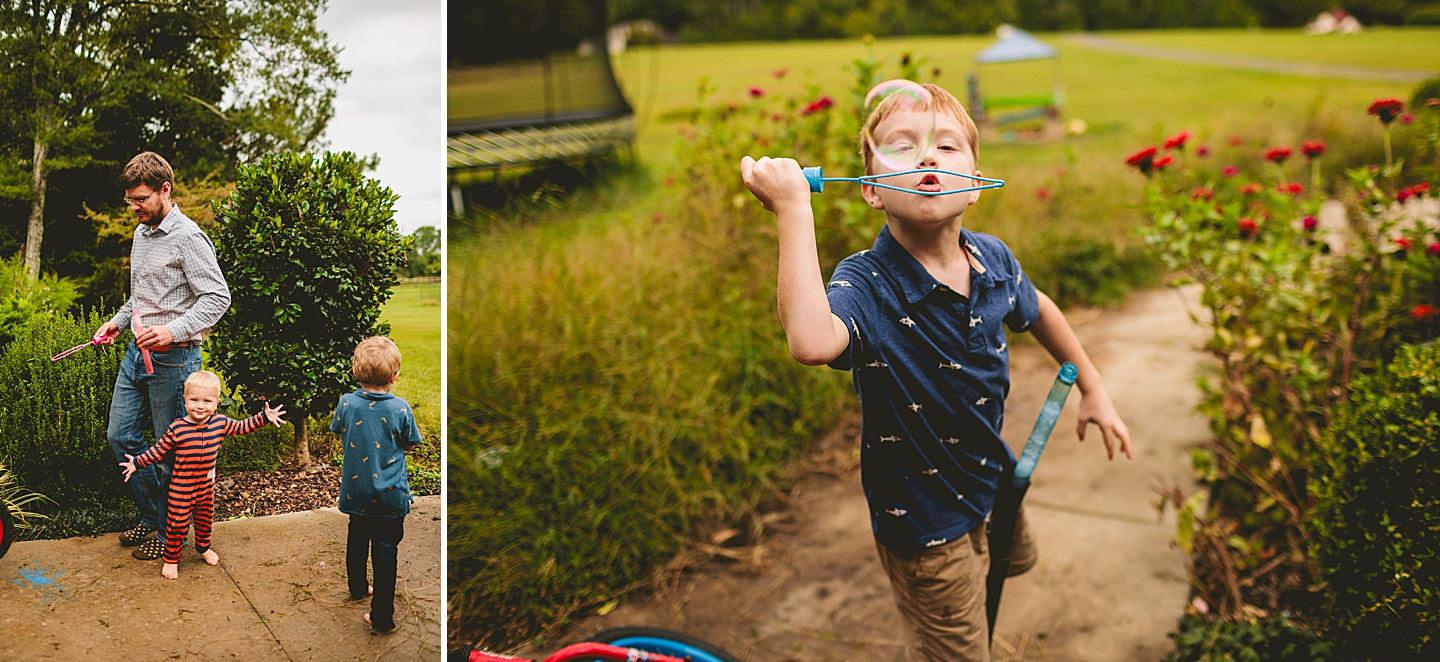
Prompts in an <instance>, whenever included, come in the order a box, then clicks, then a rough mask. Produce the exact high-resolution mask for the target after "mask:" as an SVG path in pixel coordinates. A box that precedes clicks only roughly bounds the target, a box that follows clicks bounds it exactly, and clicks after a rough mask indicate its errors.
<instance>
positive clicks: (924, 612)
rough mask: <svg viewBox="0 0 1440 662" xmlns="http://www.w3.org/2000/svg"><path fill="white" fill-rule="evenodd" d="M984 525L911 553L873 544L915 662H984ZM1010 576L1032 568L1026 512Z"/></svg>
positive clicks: (987, 648)
mask: <svg viewBox="0 0 1440 662" xmlns="http://www.w3.org/2000/svg"><path fill="white" fill-rule="evenodd" d="M986 528H987V527H986V526H978V527H975V529H974V530H973V531H971V532H970V533H967V534H965V535H964V536H963V537H961V538H959V539H957V540H953V541H951V542H949V543H947V544H945V545H941V546H939V547H934V548H931V549H926V550H923V551H921V552H918V553H915V554H897V553H895V552H893V551H891V550H890V549H889V548H887V547H886V546H884V545H882V544H880V543H879V542H876V543H875V548H876V550H877V551H878V552H879V554H880V564H881V565H882V566H884V567H885V574H886V575H888V576H889V577H890V590H891V592H892V593H894V594H895V606H896V607H898V608H899V609H900V615H901V616H902V617H903V618H904V620H905V624H906V625H907V626H908V629H909V646H908V652H909V654H910V659H911V660H915V661H916V662H989V660H990V641H989V640H990V632H989V626H988V624H987V623H986V621H985V593H986V591H985V578H986V576H987V575H988V574H989V573H990V545H989V543H988V541H987V540H986V537H985V529H986ZM1013 540H1014V542H1013V543H1012V545H1011V552H1010V572H1009V573H1008V576H1011V577H1013V576H1015V575H1018V574H1021V573H1023V572H1026V571H1028V570H1030V569H1031V568H1033V567H1035V561H1036V554H1035V542H1034V540H1033V539H1032V538H1031V537H1030V532H1029V531H1028V530H1027V527H1026V525H1025V508H1024V507H1023V506H1022V507H1021V508H1020V516H1019V517H1018V518H1017V519H1016V522H1015V537H1014V538H1013Z"/></svg>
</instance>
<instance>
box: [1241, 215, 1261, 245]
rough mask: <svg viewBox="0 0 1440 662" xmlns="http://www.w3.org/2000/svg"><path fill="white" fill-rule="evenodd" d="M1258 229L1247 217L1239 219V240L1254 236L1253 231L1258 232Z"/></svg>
mask: <svg viewBox="0 0 1440 662" xmlns="http://www.w3.org/2000/svg"><path fill="white" fill-rule="evenodd" d="M1258 229H1259V228H1258V226H1256V225H1255V221H1254V220H1253V219H1251V218H1250V217H1249V216H1246V217H1245V218H1242V219H1240V238H1241V239H1248V238H1250V237H1252V236H1254V235H1255V231H1256V230H1258Z"/></svg>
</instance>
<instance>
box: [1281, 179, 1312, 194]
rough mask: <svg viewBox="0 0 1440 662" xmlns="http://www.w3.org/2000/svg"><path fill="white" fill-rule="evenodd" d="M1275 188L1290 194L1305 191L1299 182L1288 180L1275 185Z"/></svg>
mask: <svg viewBox="0 0 1440 662" xmlns="http://www.w3.org/2000/svg"><path fill="white" fill-rule="evenodd" d="M1276 190H1278V191H1280V192H1281V193H1289V194H1290V195H1300V194H1301V193H1304V192H1305V187H1304V186H1301V185H1300V183H1299V182H1288V183H1285V184H1281V185H1280V186H1278V187H1276Z"/></svg>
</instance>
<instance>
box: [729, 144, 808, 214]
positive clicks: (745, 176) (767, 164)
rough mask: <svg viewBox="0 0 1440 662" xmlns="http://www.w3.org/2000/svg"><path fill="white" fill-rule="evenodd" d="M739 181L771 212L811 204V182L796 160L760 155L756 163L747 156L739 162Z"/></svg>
mask: <svg viewBox="0 0 1440 662" xmlns="http://www.w3.org/2000/svg"><path fill="white" fill-rule="evenodd" d="M740 178H741V179H742V180H744V182H745V188H748V189H750V192H751V193H753V194H755V198H756V199H758V200H759V201H760V204H762V205H764V206H765V208H766V209H768V210H770V211H773V212H776V213H779V211H780V209H781V208H782V207H790V206H793V205H805V206H809V205H810V182H808V181H806V179H805V174H804V173H803V172H801V171H800V164H799V163H797V162H796V161H795V159H772V158H770V157H768V156H762V157H760V160H759V161H756V160H755V159H752V158H750V157H748V156H747V157H745V158H743V159H740Z"/></svg>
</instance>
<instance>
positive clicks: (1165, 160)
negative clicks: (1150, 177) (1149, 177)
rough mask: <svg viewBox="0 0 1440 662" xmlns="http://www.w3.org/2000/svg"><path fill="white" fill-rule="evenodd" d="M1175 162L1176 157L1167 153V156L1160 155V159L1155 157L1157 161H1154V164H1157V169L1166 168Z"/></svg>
mask: <svg viewBox="0 0 1440 662" xmlns="http://www.w3.org/2000/svg"><path fill="white" fill-rule="evenodd" d="M1174 162H1175V157H1173V156H1170V155H1169V154H1166V155H1165V156H1162V157H1160V158H1158V159H1155V162H1154V163H1153V164H1152V165H1154V166H1155V169H1156V170H1164V169H1165V166H1168V165H1170V164H1171V163H1174Z"/></svg>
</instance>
